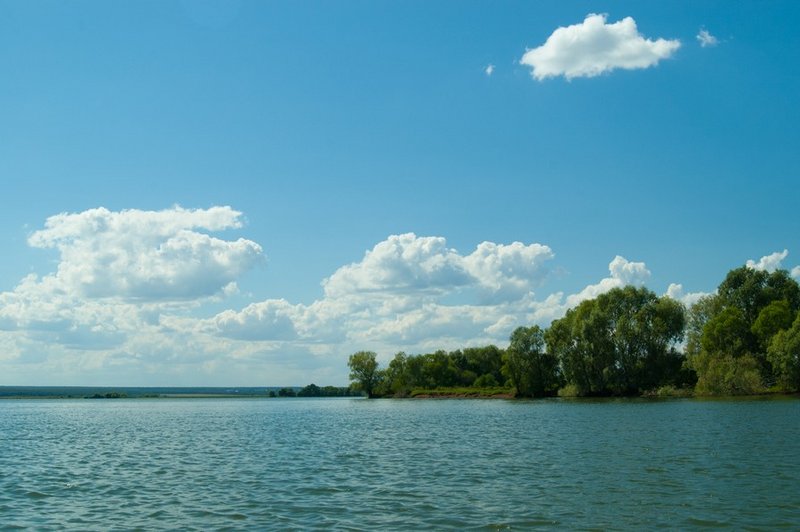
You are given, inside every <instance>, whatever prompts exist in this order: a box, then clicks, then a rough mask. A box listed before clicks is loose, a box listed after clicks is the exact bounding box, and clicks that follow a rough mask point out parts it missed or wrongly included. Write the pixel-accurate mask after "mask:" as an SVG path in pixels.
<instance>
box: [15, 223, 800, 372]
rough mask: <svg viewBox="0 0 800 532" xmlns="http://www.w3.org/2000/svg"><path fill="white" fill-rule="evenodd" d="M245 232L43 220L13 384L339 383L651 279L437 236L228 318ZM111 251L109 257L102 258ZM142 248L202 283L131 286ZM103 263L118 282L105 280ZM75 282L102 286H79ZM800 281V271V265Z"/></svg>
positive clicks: (164, 270) (482, 340) (641, 266)
mask: <svg viewBox="0 0 800 532" xmlns="http://www.w3.org/2000/svg"><path fill="white" fill-rule="evenodd" d="M240 226H241V214H240V213H238V212H236V211H233V210H232V209H230V208H228V207H215V208H212V209H208V210H196V211H189V210H184V209H181V208H177V207H176V208H173V209H168V210H166V211H158V212H147V211H120V212H110V211H107V210H105V209H94V210H91V211H86V212H84V213H79V214H74V215H59V216H55V217H52V218H49V219H48V221H47V224H46V226H45V228H43V229H42V230H41V231H37V232H36V233H34V234H32V235H31V238H30V243H31V245H36V246H40V247H45V248H52V249H56V250H57V251H58V252H59V262H58V265H57V267H56V268H55V271H54V272H52V273H49V274H46V275H44V276H41V277H40V276H37V275H34V274H31V275H28V276H27V277H25V278H23V279H22V280H21V281H20V282H19V284H18V285H17V286H16V287H15V288H14V290H11V291H7V292H0V360H1V361H2V366H3V372H4V377H5V378H6V379H7V381H8V382H10V383H21V384H25V383H26V382H28V383H29V382H37V383H42V384H107V385H123V384H126V385H159V384H161V385H181V384H183V385H198V384H212V383H222V382H228V383H236V384H239V385H287V384H307V383H308V382H311V381H317V382H321V383H322V382H324V383H331V384H344V383H345V382H346V379H347V373H346V371H347V370H346V357H347V355H348V354H349V353H352V352H354V351H356V350H360V349H370V350H374V351H376V352H378V353H379V355H380V356H381V358H382V359H383V360H386V358H388V357H389V356H391V354H392V353H394V352H396V351H397V350H398V349H404V350H406V351H407V352H414V353H420V352H431V351H432V350H435V349H456V348H460V347H465V346H475V345H486V344H489V343H493V344H496V345H500V346H504V345H507V342H508V337H509V335H510V334H511V332H512V331H513V330H514V328H516V327H518V326H520V325H531V324H537V325H540V326H543V327H546V326H548V325H549V324H550V323H551V322H552V320H553V319H557V318H560V317H562V316H563V315H564V314H565V312H566V311H567V310H568V309H569V308H571V307H573V306H575V305H577V304H579V303H580V302H581V301H583V300H585V299H589V298H593V297H597V296H598V295H600V294H601V293H604V292H607V291H608V290H611V289H613V288H617V287H622V286H625V285H635V286H640V285H643V284H645V283H647V282H648V281H649V279H650V276H651V274H650V270H649V269H648V268H647V266H646V265H645V263H643V262H632V261H629V260H627V259H625V258H624V257H621V256H616V257H614V259H613V260H611V261H610V263H609V264H608V273H607V274H606V276H605V277H602V274H600V275H598V277H602V278H600V279H599V281H597V282H595V283H592V284H588V285H586V286H585V287H584V288H583V289H582V290H580V291H578V292H577V293H564V292H560V291H554V290H552V289H548V290H547V291H545V289H546V287H547V286H548V283H551V282H553V281H554V279H553V276H551V275H550V270H551V266H550V265H551V263H552V261H553V260H554V259H555V254H554V253H553V251H552V250H551V249H550V248H549V247H548V246H546V245H543V244H536V243H534V244H525V243H522V242H511V243H497V242H481V243H479V244H478V245H477V246H475V248H474V249H472V250H470V251H468V252H466V253H462V252H459V251H458V250H456V249H454V248H451V247H449V246H448V244H447V241H446V239H445V238H443V237H440V236H417V235H415V234H413V233H406V234H401V235H391V236H389V237H387V238H386V239H385V240H383V241H381V242H378V243H377V244H375V245H374V246H373V247H372V248H371V249H369V250H368V251H366V252H365V253H364V255H363V256H362V257H361V258H360V260H357V261H356V262H353V263H351V264H347V265H344V266H342V267H340V268H338V269H336V270H335V271H333V273H332V274H331V275H330V276H329V277H327V278H326V279H325V280H323V283H322V284H323V288H324V290H323V295H322V296H321V297H320V298H319V299H318V300H316V301H314V302H312V303H310V304H296V303H292V302H290V301H287V300H286V299H279V298H267V299H263V300H261V301H255V302H250V303H249V304H245V305H242V306H241V307H239V308H225V307H222V308H220V306H221V305H220V303H221V302H222V301H224V300H223V299H222V298H221V296H220V298H219V299H214V298H210V297H209V296H208V294H209V293H214V294H220V293H226V292H229V291H231V290H234V289H235V281H236V279H235V277H236V275H237V273H238V272H242V271H244V270H245V269H246V268H247V267H250V266H251V265H252V264H254V262H253V261H256V260H259V259H260V257H261V256H262V255H261V248H260V247H259V246H258V245H257V244H255V243H253V242H250V241H247V240H241V239H240V240H222V239H219V238H212V237H211V236H209V235H207V234H206V233H205V232H206V231H220V230H224V229H226V228H237V227H240ZM174 239H177V240H178V242H194V241H195V240H196V241H198V242H200V244H197V246H196V247H190V248H189V249H191V250H192V252H187V253H177V254H171V253H166V252H164V251H163V250H164V249H170V245H168V244H167V243H168V242H171V241H173V240H174ZM208 239H211V240H217V242H210V241H209V240H208ZM237 242H243V243H244V244H243V246H242V247H241V248H240V247H237V245H236V243H237ZM240 249H244V250H249V251H248V253H244V254H242V253H240V251H239V250H240ZM211 250H214V253H216V254H217V255H216V256H210V255H213V253H212V252H211ZM106 251H108V252H109V253H111V256H112V257H113V258H114V260H111V261H105V262H104V261H103V260H102V259H103V256H104V255H103V254H104V253H105V252H106ZM256 251H257V253H256ZM136 253H139V254H143V255H144V256H145V257H150V258H149V259H147V260H149V261H151V263H152V264H155V267H154V268H155V274H154V275H155V276H156V277H155V278H156V279H158V280H159V282H160V283H161V284H164V285H166V286H169V284H168V282H167V281H168V280H170V282H172V283H175V284H178V285H180V284H192V283H195V282H196V283H197V284H198V286H199V288H196V289H193V290H187V289H185V288H184V289H181V290H175V291H170V290H165V289H162V290H161V291H156V292H155V295H154V292H153V291H152V290H149V289H143V288H138V289H133V288H131V287H138V286H141V281H140V277H141V276H143V275H144V273H143V272H139V271H137V270H136V265H137V264H139V262H137V261H138V260H139V259H137V258H136V257H134V255H135V254H136ZM81 254H84V255H85V263H86V264H84V265H82V264H80V260H79V259H80V256H81ZM253 254H255V255H256V258H255V259H254V258H253V257H252V256H253ZM786 255H787V253H786V252H783V253H777V254H773V255H770V256H768V257H765V258H763V259H762V260H761V261H759V262H758V263H756V262H754V261H750V262H752V264H753V265H752V266H751V267H757V266H758V267H764V268H772V267H778V264H779V263H780V260H783V259H785V257H786ZM152 257H155V258H152ZM114 261H118V262H117V263H115V262H114ZM195 261H200V262H201V263H202V264H206V265H209V264H210V265H211V266H209V270H210V271H209V273H208V274H207V277H203V278H200V279H199V280H195V278H194V277H193V275H195V274H194V273H193V272H194V271H195V268H196V267H197V266H196V265H194V264H192V263H194V262H195ZM101 265H104V266H105V267H106V268H109V269H111V270H113V271H115V272H116V274H117V275H118V276H120V277H121V279H119V280H115V279H111V278H110V275H108V274H106V273H105V272H100V271H98V270H99V269H100V268H101ZM220 265H225V267H224V268H222V266H220ZM81 268H83V269H81ZM78 272H80V273H82V274H86V273H87V272H88V273H90V274H92V275H95V276H96V277H95V279H94V281H93V282H85V279H86V276H83V277H82V276H79V275H78ZM793 275H796V276H800V267H798V268H795V269H794V271H793ZM76 279H78V280H76ZM209 279H210V280H209ZM79 281H81V282H79ZM540 292H541V294H540ZM187 293H188V294H192V296H193V297H194V299H186V298H184V297H183V295H184V294H187ZM667 295H669V296H670V297H673V298H675V299H678V300H680V301H683V302H684V303H685V304H687V305H689V304H691V303H692V302H693V301H695V300H696V299H697V298H699V297H701V296H702V295H703V293H702V292H695V293H689V294H686V293H684V291H683V287H682V286H681V285H679V284H675V283H674V284H671V285H670V286H669V288H668V289H667ZM156 296H158V297H156ZM45 376H46V377H45ZM45 379H49V381H48V382H45Z"/></svg>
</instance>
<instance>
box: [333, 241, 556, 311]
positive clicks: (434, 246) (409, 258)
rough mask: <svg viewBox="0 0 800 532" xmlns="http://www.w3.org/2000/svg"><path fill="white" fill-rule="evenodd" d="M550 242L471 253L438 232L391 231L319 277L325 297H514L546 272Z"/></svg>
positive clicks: (486, 245) (489, 245) (484, 247)
mask: <svg viewBox="0 0 800 532" xmlns="http://www.w3.org/2000/svg"><path fill="white" fill-rule="evenodd" d="M553 256H554V255H553V252H552V251H551V250H550V248H549V247H547V246H543V245H541V244H530V245H525V244H522V243H521V242H513V243H512V244H508V245H505V244H495V243H493V242H483V243H481V244H479V245H478V246H477V247H476V249H475V251H473V252H472V253H471V254H469V255H461V254H459V253H458V252H457V251H456V250H454V249H450V248H448V247H447V242H446V240H445V239H444V238H442V237H418V236H417V235H415V234H414V233H406V234H402V235H392V236H390V237H389V238H387V239H386V240H384V241H383V242H380V243H378V244H377V245H376V246H375V247H374V248H372V250H369V251H367V252H366V253H365V255H364V258H363V259H362V260H361V262H357V263H353V264H350V265H348V266H343V267H341V268H339V269H338V270H337V271H336V272H334V274H333V275H331V276H330V277H329V278H328V279H326V280H325V281H323V286H324V288H325V295H326V296H327V297H339V296H344V295H347V294H356V293H369V292H395V293H401V294H410V293H418V294H422V293H427V294H431V295H441V294H444V293H450V292H453V291H457V290H459V289H463V288H473V289H477V290H480V291H481V292H483V293H484V294H485V295H487V297H490V298H492V299H497V298H499V299H517V298H519V297H521V296H523V295H525V294H527V293H528V292H530V291H531V290H532V289H533V287H534V285H535V284H537V283H538V282H540V281H541V280H542V279H543V278H544V276H545V275H546V273H547V270H546V268H545V263H546V262H547V261H548V260H550V259H552V258H553Z"/></svg>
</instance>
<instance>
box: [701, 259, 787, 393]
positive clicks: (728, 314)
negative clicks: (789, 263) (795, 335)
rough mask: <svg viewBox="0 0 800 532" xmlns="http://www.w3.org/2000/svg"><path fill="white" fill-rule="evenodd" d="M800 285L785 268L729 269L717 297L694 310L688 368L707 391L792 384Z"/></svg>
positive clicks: (743, 390) (741, 390) (752, 390)
mask: <svg viewBox="0 0 800 532" xmlns="http://www.w3.org/2000/svg"><path fill="white" fill-rule="evenodd" d="M798 310H800V285H798V284H797V282H796V281H794V280H793V279H792V278H791V277H790V276H789V274H788V272H786V271H785V270H777V271H774V272H772V273H769V272H766V271H760V270H755V269H753V268H749V267H746V266H743V267H741V268H737V269H735V270H731V271H730V272H728V275H727V276H726V277H725V279H724V280H723V281H722V283H721V284H720V285H719V287H718V289H717V295H715V296H709V297H706V298H703V299H701V300H700V301H698V302H697V303H696V304H695V305H694V306H693V307H692V309H691V311H690V313H689V314H690V320H689V339H688V342H687V348H686V352H687V355H688V356H687V360H688V366H689V367H691V368H692V369H693V370H694V371H695V372H696V373H697V378H698V380H697V392H698V393H699V394H704V395H728V394H741V393H756V392H758V391H760V390H762V389H763V388H764V387H765V385H770V384H771V383H773V382H775V381H778V382H779V383H781V385H782V386H783V387H785V388H786V387H788V388H790V389H794V387H795V386H796V385H795V384H792V383H793V382H795V381H793V377H792V372H793V369H792V368H793V362H792V361H793V359H792V355H791V342H788V343H787V340H788V339H790V338H791V335H790V334H789V333H788V332H787V331H788V330H789V329H790V327H793V326H792V322H793V320H794V319H795V317H796V316H797V315H798Z"/></svg>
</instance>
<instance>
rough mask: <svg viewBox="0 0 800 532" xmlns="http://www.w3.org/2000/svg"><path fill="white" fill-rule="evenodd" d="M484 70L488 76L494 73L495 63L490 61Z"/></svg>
mask: <svg viewBox="0 0 800 532" xmlns="http://www.w3.org/2000/svg"><path fill="white" fill-rule="evenodd" d="M483 72H484V74H486V75H487V76H491V75H492V74H494V65H493V64H491V63H489V64H488V65H486V68H485V69H483Z"/></svg>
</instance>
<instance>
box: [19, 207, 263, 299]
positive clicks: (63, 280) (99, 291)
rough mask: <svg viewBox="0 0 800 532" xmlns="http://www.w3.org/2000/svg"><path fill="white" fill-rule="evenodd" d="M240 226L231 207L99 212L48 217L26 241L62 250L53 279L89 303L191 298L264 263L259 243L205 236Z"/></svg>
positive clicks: (210, 292)
mask: <svg viewBox="0 0 800 532" xmlns="http://www.w3.org/2000/svg"><path fill="white" fill-rule="evenodd" d="M241 225H242V224H241V213H239V212H237V211H234V210H233V209H231V208H230V207H213V208H211V209H196V210H187V209H182V208H180V207H173V208H171V209H167V210H163V211H140V210H123V211H119V212H112V211H109V210H108V209H105V208H97V209H91V210H87V211H84V212H80V213H74V214H59V215H56V216H51V217H50V218H48V219H47V221H46V223H45V228H44V229H41V230H39V231H36V232H34V233H33V234H32V235H31V236H30V238H29V239H28V242H29V244H30V245H31V246H34V247H39V248H55V249H57V250H58V251H59V254H60V258H59V264H58V270H57V271H56V273H55V274H54V275H53V276H52V277H53V280H54V281H55V284H57V285H58V286H59V287H60V288H61V289H62V290H65V291H67V292H71V293H75V294H76V295H80V296H83V297H89V298H98V297H121V298H129V299H145V300H169V299H193V298H197V297H204V296H210V295H213V294H215V293H217V292H220V291H222V290H223V289H225V288H226V286H228V285H229V284H230V283H231V282H233V281H234V279H236V278H237V277H238V276H239V275H241V274H242V273H244V272H245V271H246V270H248V269H250V268H251V267H253V266H254V265H255V264H256V263H257V262H258V261H259V260H261V259H262V258H263V256H262V250H261V247H260V246H259V245H258V244H256V243H255V242H252V241H250V240H245V239H243V238H240V239H238V240H235V241H227V240H222V239H219V238H215V237H212V236H210V235H208V234H206V233H204V232H200V230H206V231H221V230H224V229H231V228H238V227H241ZM228 289H229V288H228Z"/></svg>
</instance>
